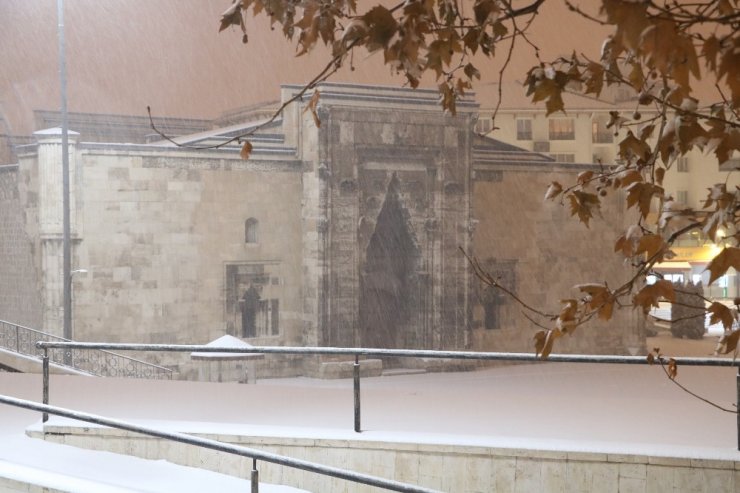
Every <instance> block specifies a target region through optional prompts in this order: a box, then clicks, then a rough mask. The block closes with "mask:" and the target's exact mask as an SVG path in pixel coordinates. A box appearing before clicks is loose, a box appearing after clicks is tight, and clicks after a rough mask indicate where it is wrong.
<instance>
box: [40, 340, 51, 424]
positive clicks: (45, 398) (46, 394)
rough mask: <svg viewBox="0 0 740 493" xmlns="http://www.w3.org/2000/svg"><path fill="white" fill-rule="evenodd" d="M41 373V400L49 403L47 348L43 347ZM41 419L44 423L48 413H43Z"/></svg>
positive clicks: (47, 419)
mask: <svg viewBox="0 0 740 493" xmlns="http://www.w3.org/2000/svg"><path fill="white" fill-rule="evenodd" d="M41 361H42V364H41V367H42V370H41V371H42V374H43V381H44V383H43V390H42V396H41V400H42V401H43V403H44V404H49V350H48V349H47V348H44V357H43V358H42V360H41ZM41 421H42V422H44V423H46V422H47V421H49V413H43V414H42V415H41Z"/></svg>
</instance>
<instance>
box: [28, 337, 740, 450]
mask: <svg viewBox="0 0 740 493" xmlns="http://www.w3.org/2000/svg"><path fill="white" fill-rule="evenodd" d="M36 347H38V348H40V349H43V350H44V352H45V353H46V352H47V351H48V350H49V349H51V348H67V347H69V348H86V349H113V350H118V351H163V352H202V353H241V354H252V353H263V354H299V355H301V354H302V355H345V356H354V358H355V363H354V366H353V370H354V375H353V376H354V386H353V387H354V418H355V419H354V423H355V431H356V432H358V433H359V432H360V431H361V423H360V363H359V358H360V356H376V357H410V358H438V359H463V360H480V361H527V362H551V363H598V364H627V365H648V364H651V363H650V362H649V361H648V359H647V357H645V356H621V355H601V354H551V355H549V356H548V357H547V359H544V360H543V359H542V358H540V357H539V356H537V355H536V354H533V353H501V352H482V351H439V350H431V349H382V348H338V347H289V346H252V347H233V346H231V347H214V346H204V345H197V344H127V343H105V342H56V341H39V342H37V343H36ZM673 359H674V360H675V361H676V363H677V364H678V365H682V366H720V367H737V368H738V374H737V377H736V379H737V409H740V359H735V358H687V357H676V358H673ZM44 395H45V396H46V400H44V403H48V369H46V370H45V371H44ZM737 438H738V440H737V443H738V445H737V446H738V450H740V413H738V415H737Z"/></svg>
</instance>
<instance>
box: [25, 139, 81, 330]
mask: <svg viewBox="0 0 740 493" xmlns="http://www.w3.org/2000/svg"><path fill="white" fill-rule="evenodd" d="M79 135H80V134H79V133H77V132H73V131H68V132H67V136H68V144H69V145H68V147H69V193H70V200H69V207H70V231H71V238H74V237H76V236H77V227H76V226H77V221H76V216H77V214H76V211H77V200H76V199H75V197H76V192H77V183H76V182H77V180H76V179H75V177H76V176H77V173H76V170H77V158H76V148H77V139H78V137H79ZM34 136H35V137H36V141H37V142H38V154H37V156H38V161H37V165H38V207H39V209H38V221H39V238H40V241H41V252H40V255H41V286H42V297H43V304H44V316H43V324H44V327H43V330H44V331H46V332H50V333H53V334H58V335H59V336H61V335H62V326H63V322H62V319H63V309H64V307H63V304H64V302H63V298H64V296H63V290H64V279H63V277H64V274H63V264H64V260H63V226H64V225H63V217H64V211H63V198H64V197H63V176H62V129H61V128H49V129H46V130H39V131H38V132H34ZM71 238H70V241H71Z"/></svg>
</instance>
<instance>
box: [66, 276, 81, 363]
mask: <svg viewBox="0 0 740 493" xmlns="http://www.w3.org/2000/svg"><path fill="white" fill-rule="evenodd" d="M75 274H87V269H75V270H73V271H72V272H70V273H69V277H68V278H66V279H65V285H67V284H68V285H69V310H67V309H66V308H65V310H64V316H65V318H66V317H67V316H68V315H67V314H69V325H65V328H67V327H69V331H65V333H64V338H65V339H67V340H70V341H71V340H72V338H73V336H74V332H73V331H72V276H74V275H75ZM72 351H73V349H66V350H65V351H64V364H65V365H67V366H72V359H73V358H72Z"/></svg>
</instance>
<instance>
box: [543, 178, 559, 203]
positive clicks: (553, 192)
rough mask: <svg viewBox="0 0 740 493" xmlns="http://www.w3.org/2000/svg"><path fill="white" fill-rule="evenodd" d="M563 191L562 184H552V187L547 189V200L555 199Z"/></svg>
mask: <svg viewBox="0 0 740 493" xmlns="http://www.w3.org/2000/svg"><path fill="white" fill-rule="evenodd" d="M562 191H563V186H562V185H561V184H560V183H558V182H556V181H554V182H552V183H550V186H549V187H547V192H545V200H549V199H554V198H555V197H557V196H558V195H560V193H561V192H562Z"/></svg>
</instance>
